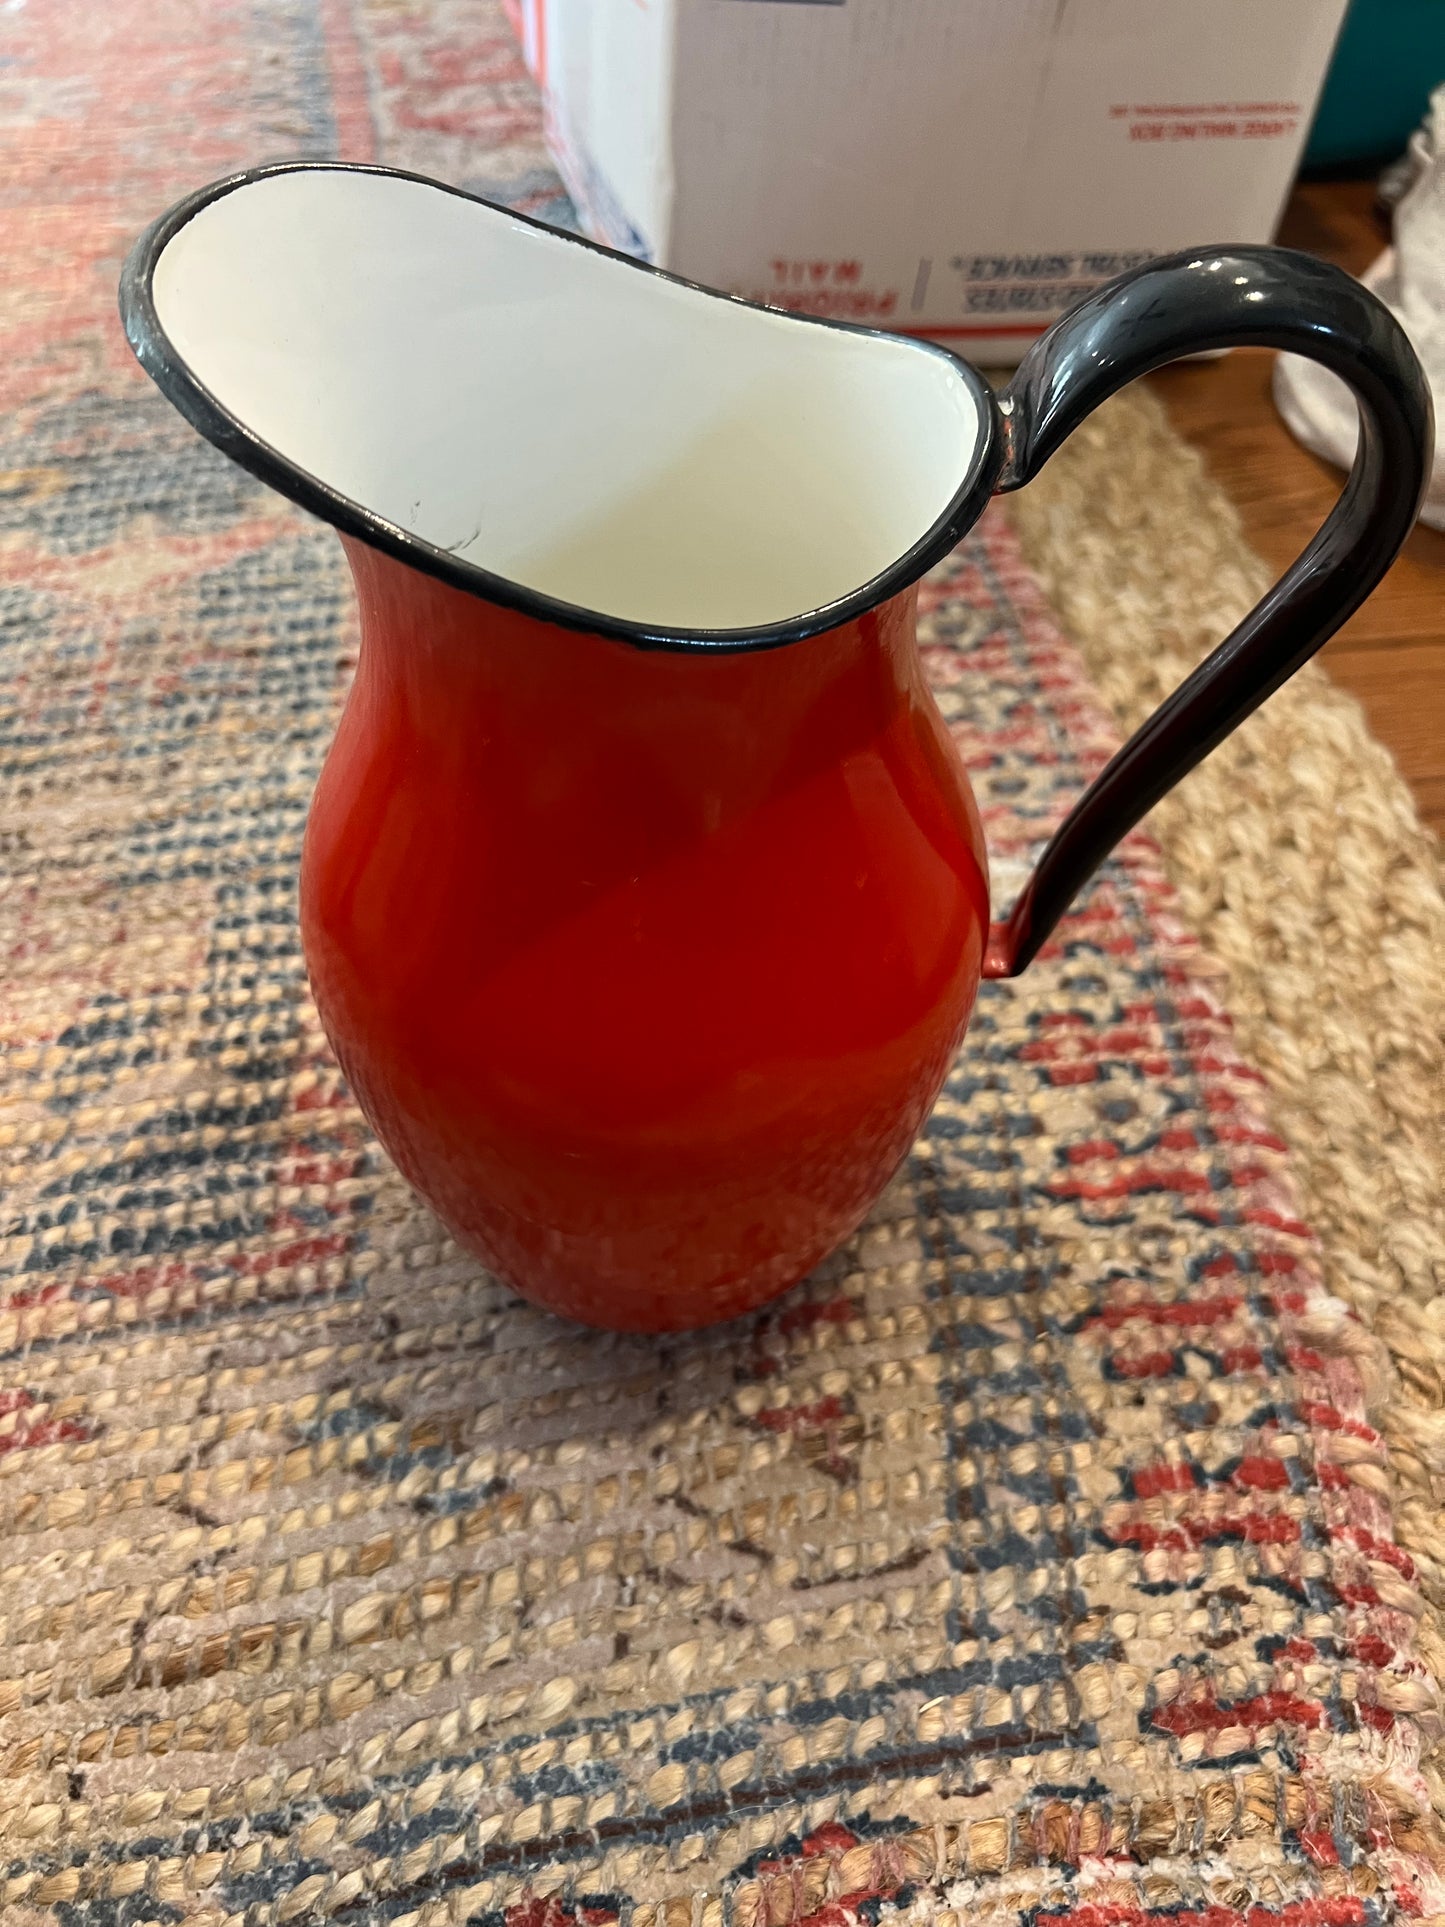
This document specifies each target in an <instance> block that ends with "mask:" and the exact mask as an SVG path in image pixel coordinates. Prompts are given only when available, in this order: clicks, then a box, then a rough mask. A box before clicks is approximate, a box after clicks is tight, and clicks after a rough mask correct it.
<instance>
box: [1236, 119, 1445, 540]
mask: <svg viewBox="0 0 1445 1927" xmlns="http://www.w3.org/2000/svg"><path fill="white" fill-rule="evenodd" d="M1410 159H1411V161H1412V163H1413V167H1414V178H1413V180H1412V181H1411V183H1410V185H1409V187H1408V188H1407V189H1406V191H1405V192H1404V194H1403V195H1402V196H1401V199H1400V202H1399V205H1398V206H1397V207H1396V209H1395V245H1394V246H1393V247H1391V248H1387V249H1386V250H1385V252H1384V253H1383V254H1382V255H1381V256H1380V258H1379V259H1378V260H1377V261H1375V262H1373V263H1372V264H1371V266H1370V267H1369V268H1367V269H1366V271H1365V273H1364V274H1363V275H1362V276H1361V277H1360V278H1361V280H1362V281H1363V282H1364V284H1365V286H1366V287H1367V288H1369V289H1370V290H1371V291H1372V292H1373V293H1375V294H1377V295H1379V297H1380V299H1381V300H1382V301H1383V302H1385V304H1386V305H1387V306H1388V307H1389V308H1390V309H1391V310H1392V311H1393V313H1394V315H1395V318H1396V320H1397V321H1398V322H1399V323H1400V324H1401V326H1402V327H1403V328H1404V330H1405V332H1406V334H1407V335H1409V337H1410V340H1411V342H1412V343H1413V344H1414V348H1415V352H1416V354H1417V355H1419V357H1420V360H1421V363H1422V364H1423V366H1424V369H1425V374H1426V377H1427V378H1428V380H1429V383H1430V390H1431V393H1432V394H1433V395H1434V397H1435V412H1436V414H1437V416H1440V417H1442V419H1445V87H1437V88H1436V90H1435V92H1434V93H1433V94H1432V95H1431V97H1430V116H1429V119H1428V120H1427V121H1426V123H1425V125H1424V127H1423V128H1421V130H1420V132H1419V133H1418V134H1417V135H1416V136H1415V138H1414V139H1413V140H1412V141H1411V143H1410ZM1274 399H1275V403H1276V405H1277V406H1278V408H1279V412H1280V414H1281V415H1283V417H1284V419H1285V422H1286V424H1287V425H1288V427H1289V429H1290V431H1291V432H1292V433H1293V435H1294V437H1295V439H1296V440H1297V441H1300V442H1302V443H1303V444H1304V446H1305V447H1306V448H1307V449H1309V450H1310V452H1311V453H1312V454H1315V455H1319V456H1321V457H1323V459H1324V460H1325V461H1327V462H1334V463H1335V464H1336V465H1337V466H1338V467H1340V468H1348V467H1349V465H1350V463H1351V462H1352V461H1353V460H1354V457H1355V441H1356V438H1357V436H1358V434H1359V424H1358V418H1357V415H1356V411H1355V401H1354V397H1353V396H1352V395H1351V393H1350V391H1349V389H1348V388H1346V386H1345V384H1344V383H1343V382H1342V381H1341V380H1340V379H1339V377H1338V376H1337V375H1332V374H1330V373H1329V371H1328V370H1327V369H1324V368H1321V367H1319V366H1318V365H1317V364H1316V363H1315V362H1312V361H1305V360H1303V359H1302V358H1301V357H1300V356H1299V355H1281V356H1280V357H1279V360H1278V362H1277V364H1276V366H1275V371H1274ZM1441 440H1442V443H1445V435H1442V438H1441ZM1420 519H1421V521H1422V522H1428V523H1429V524H1430V526H1431V528H1435V529H1445V447H1437V449H1436V452H1435V469H1434V473H1433V474H1432V476H1431V478H1430V488H1429V492H1428V494H1427V495H1426V498H1425V506H1424V508H1423V509H1422V510H1421V512H1420Z"/></svg>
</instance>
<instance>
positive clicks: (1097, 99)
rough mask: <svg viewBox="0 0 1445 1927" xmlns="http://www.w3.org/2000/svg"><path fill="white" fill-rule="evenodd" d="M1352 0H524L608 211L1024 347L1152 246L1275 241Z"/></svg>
mask: <svg viewBox="0 0 1445 1927" xmlns="http://www.w3.org/2000/svg"><path fill="white" fill-rule="evenodd" d="M1345 4H1346V0H508V5H509V8H510V9H511V10H512V12H513V16H514V19H515V22H516V25H517V27H518V30H519V32H520V33H521V36H522V41H523V46H524V48H525V50H526V54H527V59H528V62H529V65H530V66H531V68H532V70H533V72H534V73H535V74H536V76H537V79H538V81H539V82H540V84H541V87H542V90H543V95H544V99H545V102H546V114H547V127H548V139H549V142H550V144H551V147H552V151H553V153H554V155H555V157H556V160H557V163H558V165H559V167H560V169H561V171H562V174H563V176H564V178H565V180H566V182H567V185H568V188H569V189H570V191H571V193H572V195H573V198H574V199H575V201H576V202H577V205H578V207H579V209H580V211H581V214H582V217H583V220H584V221H585V223H586V225H587V227H588V230H589V231H590V232H591V233H592V234H593V235H594V236H595V237H596V238H597V239H599V240H603V241H607V242H609V243H610V244H611V245H612V246H614V247H618V248H622V249H625V250H626V251H627V252H629V253H631V254H636V255H639V256H640V257H642V258H643V259H644V260H648V261H652V262H655V263H656V264H657V265H658V266H660V267H664V268H669V269H671V270H672V271H673V272H674V273H677V274H681V275H685V276H687V277H688V278H689V279H690V280H694V281H701V282H704V283H706V284H708V285H709V286H712V287H718V288H724V289H726V290H728V291H729V292H731V293H734V294H742V295H746V296H748V297H749V298H751V299H753V300H759V301H768V302H772V303H774V304H776V305H778V306H781V307H789V308H797V309H801V310H803V311H805V312H807V313H809V314H822V315H833V316H837V317H839V318H841V319H845V320H850V321H863V322H869V323H873V324H878V325H882V326H886V327H891V328H900V329H904V330H907V331H910V332H917V333H922V334H929V335H933V336H936V337H938V338H940V339H943V340H946V341H950V342H954V343H956V344H957V345H958V346H959V347H960V349H961V350H962V351H963V352H965V353H967V354H969V355H970V356H971V357H973V358H974V359H993V360H998V359H1001V358H1013V359H1016V358H1017V356H1018V355H1019V354H1020V353H1021V352H1022V350H1023V349H1024V347H1026V346H1027V344H1028V342H1029V340H1031V339H1032V338H1033V337H1034V336H1035V335H1036V334H1038V333H1039V332H1040V331H1041V329H1042V328H1043V327H1045V326H1046V325H1047V323H1048V322H1049V321H1050V320H1051V319H1052V318H1053V317H1054V316H1056V315H1058V314H1060V313H1061V312H1062V311H1063V310H1064V309H1065V308H1067V307H1070V306H1072V304H1073V303H1074V302H1075V301H1076V300H1077V299H1078V297H1079V296H1080V294H1082V293H1083V292H1085V291H1086V290H1087V289H1088V288H1090V287H1092V286H1095V285H1097V284H1098V283H1099V282H1101V281H1104V280H1107V279H1109V278H1110V277H1111V276H1112V275H1114V274H1116V273H1118V272H1119V271H1120V270H1121V269H1123V268H1125V267H1128V266H1130V265H1132V264H1133V263H1134V262H1136V261H1138V260H1139V259H1141V258H1143V257H1145V256H1147V255H1150V254H1158V253H1163V252H1167V251H1170V250H1172V249H1175V248H1180V247H1186V246H1189V245H1191V244H1193V243H1197V242H1210V241H1264V240H1268V239H1269V237H1270V236H1271V234H1272V233H1273V230H1274V227H1275V224H1276V221H1277V220H1278V217H1279V212H1280V208H1281V205H1282V203H1283V200H1284V197H1285V195H1286V193H1287V192H1288V189H1289V184H1290V181H1291V179H1292V178H1293V175H1294V171H1295V167H1296V165H1297V163H1298V159H1299V155H1300V151H1301V149H1302V146H1303V143H1304V139H1305V135H1306V133H1307V132H1308V129H1309V122H1310V117H1311V114H1312V112H1313V109H1314V104H1315V99H1316V96H1317V94H1318V92H1319V89H1320V86H1321V84H1322V82H1323V79H1324V74H1325V70H1326V67H1327V65H1328V62H1329V57H1330V52H1331V49H1332V47H1333V45H1334V41H1335V37H1336V35H1337V33H1338V30H1339V27H1340V22H1341V19H1342V16H1343V14H1344V11H1345Z"/></svg>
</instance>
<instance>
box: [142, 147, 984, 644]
mask: <svg viewBox="0 0 1445 1927" xmlns="http://www.w3.org/2000/svg"><path fill="white" fill-rule="evenodd" d="M121 308H122V314H123V317H124V321H125V325H126V330H127V333H128V335H129V337H130V340H131V342H132V344H133V346H134V347H135V349H136V351H137V353H138V354H139V356H140V358H141V360H142V361H143V363H144V364H145V366H146V368H147V369H148V371H149V372H150V373H151V374H152V376H153V377H154V378H155V380H156V381H157V382H158V384H159V385H160V387H161V388H162V389H163V390H164V392H165V393H166V394H167V395H168V396H169V398H170V399H171V400H172V401H173V402H174V403H176V405H177V406H178V407H179V408H180V409H181V411H182V412H183V413H184V414H185V415H186V416H187V417H188V418H189V419H190V420H191V421H192V422H193V423H194V424H195V426H196V427H198V428H199V429H200V430H201V432H202V433H203V434H205V435H206V436H208V437H209V439H210V440H212V441H213V442H215V443H216V444H217V445H218V446H219V447H221V448H222V449H223V450H224V451H225V452H226V453H227V454H229V455H231V456H233V457H234V458H235V459H237V460H238V461H240V462H242V463H244V464H245V465H246V466H247V467H248V468H250V469H251V470H253V471H254V472H255V473H256V474H258V475H259V476H261V477H262V478H263V479H264V480H265V481H267V482H269V483H270V484H272V485H273V486H275V487H276V488H278V489H280V490H281V491H282V492H283V493H285V494H287V495H289V496H291V497H292V499H293V500H295V501H297V502H299V503H300V504H301V505H302V506H303V507H305V508H308V509H310V510H312V511H313V512H314V513H316V514H319V515H321V516H322V517H324V518H325V519H326V520H328V521H330V522H332V523H334V524H335V525H336V526H337V527H338V528H340V529H342V530H343V531H344V532H346V533H348V534H350V535H353V536H357V537H359V538H360V539H361V540H363V541H365V542H369V543H371V544H372V545H373V546H374V547H377V548H379V549H382V550H384V551H386V552H388V553H390V554H392V555H394V556H396V557H397V558H398V559H399V560H402V561H405V562H409V563H411V564H412V565H414V566H415V567H417V568H419V569H422V570H424V571H425V572H426V573H428V574H431V575H435V576H439V577H441V578H442V579H443V580H445V581H448V582H450V583H452V584H453V585H454V586H456V587H459V588H463V589H467V590H469V591H471V592H472V593H474V594H479V595H482V596H484V597H487V598H488V599H490V600H492V601H494V602H497V603H500V604H503V605H504V606H508V607H512V608H517V609H520V610H522V611H523V612H524V613H527V614H531V615H535V616H539V617H541V618H543V619H545V620H548V621H552V622H558V623H561V624H563V625H564V626H567V627H572V628H582V629H587V630H591V631H594V632H596V633H600V634H608V635H615V636H619V637H621V638H623V639H625V640H628V641H631V642H635V643H640V644H643V645H651V646H662V647H683V648H750V647H760V646H769V645H776V644H779V643H784V642H788V641H792V640H796V639H798V638H800V637H803V636H806V635H811V634H815V633H818V632H820V631H822V630H825V629H828V628H833V627H836V626H837V625H838V624H839V623H840V622H843V621H846V620H848V619H850V618H851V617H853V616H855V615H858V614H860V613H862V612H863V611H864V610H865V609H869V608H873V607H876V606H877V605H878V604H880V603H881V602H883V601H886V600H887V599H888V598H889V597H890V596H892V595H894V594H896V593H897V592H898V591H899V590H900V589H902V588H905V587H906V586H907V585H908V584H909V583H910V582H912V581H913V580H915V579H916V578H917V577H918V576H920V575H921V574H922V573H923V572H924V571H925V570H926V569H927V568H929V567H930V566H931V565H932V564H933V563H934V562H935V561H937V560H938V559H939V558H940V557H941V556H942V555H943V554H945V553H946V552H947V551H948V549H949V548H951V547H952V546H953V544H954V543H955V542H956V541H957V540H958V539H959V537H960V536H961V534H962V532H963V531H964V529H965V528H966V527H967V526H968V525H969V524H970V523H971V522H972V521H973V520H974V518H975V517H976V515H977V514H978V512H979V510H980V508H981V506H982V504H983V502H984V500H985V499H986V498H987V496H988V494H989V493H990V491H991V489H992V487H993V485H994V481H995V477H996V475H997V472H998V468H999V463H1000V460H1001V437H1000V434H999V428H998V418H997V414H996V410H995V407H994V403H993V399H992V396H991V394H990V392H989V390H988V388H987V385H986V384H985V383H984V382H983V381H982V380H981V378H980V377H979V376H978V375H977V374H976V373H975V371H974V370H972V369H971V368H969V367H968V366H967V364H966V363H964V362H961V361H959V360H958V359H957V358H956V357H955V356H953V355H951V354H950V353H948V352H947V350H945V349H942V348H937V347H934V346H932V345H931V344H927V343H923V342H916V341H911V340H906V339H904V338H902V337H900V336H895V335H883V334H878V333H875V332H874V331H872V330H869V329H865V328H856V327H852V326H849V325H847V324H844V323H837V322H826V321H817V320H813V319H809V318H803V317H799V316H794V315H787V314H783V313H780V312H778V311H776V310H773V309H769V308H760V307H756V306H753V305H751V304H749V303H746V302H741V301H737V300H734V299H732V298H729V297H723V296H720V295H716V294H712V293H709V292H708V291H706V290H704V289H700V288H697V287H694V286H692V285H690V284H688V283H686V282H682V281H678V280H676V279H674V278H672V277H671V276H668V275H664V274H661V273H659V272H658V271H656V270H655V269H651V268H648V267H645V266H643V265H642V264H640V263H638V262H635V261H632V260H629V259H628V258H627V257H625V256H622V255H618V254H614V253H612V252H611V251H610V250H608V249H605V248H601V247H598V246H596V245H594V244H593V243H591V242H589V241H585V240H582V239H580V238H578V237H577V236H575V235H569V234H563V233H561V232H559V231H558V230H555V229H552V228H547V227H544V226H542V225H540V224H538V223H536V222H533V221H529V220H527V219H525V218H524V217H522V216H520V215H517V214H513V213H510V212H509V211H507V210H505V209H503V208H499V207H495V206H492V205H491V204H490V203H488V202H485V201H481V200H477V199H475V198H474V197H472V196H470V195H467V194H463V193H460V192H458V191H456V190H453V189H450V188H446V187H443V186H440V185H438V184H437V183H435V182H431V181H426V180H423V179H421V178H419V177H417V176H413V175H406V174H400V173H395V172H393V171H391V170H388V169H382V168H369V167H348V166H334V165H327V164H289V163H288V164H282V165H278V166H272V167H265V168H258V169H254V170H252V171H250V172H248V173H245V174H240V175H237V176H235V177H233V178H231V179H229V180H225V181H221V182H218V183H216V184H215V185H213V186H211V187H208V188H205V189H203V190H201V192H200V193H198V194H195V195H192V196H191V197H190V198H189V199H188V200H186V201H184V202H182V203H181V204H180V205H179V206H178V207H176V208H173V209H172V210H171V211H170V213H169V214H167V215H165V216H164V217H163V218H162V219H161V220H160V221H158V222H157V223H156V224H155V225H154V226H153V227H152V228H151V229H150V230H149V231H148V232H147V233H146V235H145V236H143V237H142V239H141V241H140V242H139V243H138V244H137V246H136V248H135V250H134V252H133V254H132V256H131V259H130V261H129V263H128V265H127V269H126V273H125V277H124V280H123V283H122V292H121Z"/></svg>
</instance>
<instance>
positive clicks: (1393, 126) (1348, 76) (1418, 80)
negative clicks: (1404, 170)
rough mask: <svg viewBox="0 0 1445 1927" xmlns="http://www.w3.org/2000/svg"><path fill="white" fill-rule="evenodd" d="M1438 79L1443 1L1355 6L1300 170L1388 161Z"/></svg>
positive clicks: (1395, 0) (1382, 0)
mask: <svg viewBox="0 0 1445 1927" xmlns="http://www.w3.org/2000/svg"><path fill="white" fill-rule="evenodd" d="M1442 80H1445V0H1353V4H1352V6H1351V7H1350V11H1349V13H1348V14H1347V15H1346V17H1345V24H1344V28H1343V30H1342V31H1341V34H1340V39H1339V44H1338V46H1337V47H1336V48H1335V57H1334V61H1333V63H1332V64H1331V66H1330V71H1329V75H1328V77H1327V78H1326V80H1325V89H1324V93H1323V94H1322V95H1321V97H1320V106H1319V112H1318V113H1317V114H1316V115H1315V124H1314V126H1313V128H1312V129H1311V130H1310V137H1309V144H1308V146H1307V147H1306V149H1305V158H1304V165H1305V166H1306V167H1339V166H1343V165H1344V164H1345V163H1347V162H1350V161H1387V160H1393V159H1394V157H1395V156H1396V155H1397V154H1401V153H1403V152H1404V150H1405V144H1406V142H1407V141H1408V140H1409V138H1410V136H1411V134H1413V133H1414V131H1415V129H1416V128H1417V127H1418V126H1419V125H1420V122H1421V121H1422V120H1423V119H1424V118H1425V108H1426V105H1427V103H1428V101H1429V98H1430V92H1431V89H1432V88H1434V87H1438V86H1439V85H1440V83H1441V81H1442Z"/></svg>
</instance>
